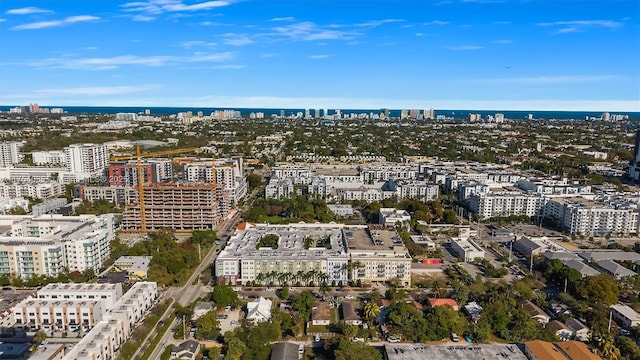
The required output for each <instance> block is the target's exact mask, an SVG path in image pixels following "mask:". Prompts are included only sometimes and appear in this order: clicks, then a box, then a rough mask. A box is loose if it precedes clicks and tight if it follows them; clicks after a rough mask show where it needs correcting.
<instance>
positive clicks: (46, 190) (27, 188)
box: [0, 180, 65, 199]
mask: <svg viewBox="0 0 640 360" xmlns="http://www.w3.org/2000/svg"><path fill="white" fill-rule="evenodd" d="M64 193H65V187H64V184H63V183H60V182H57V181H52V180H48V181H46V182H0V197H6V198H20V197H30V198H34V199H50V198H54V197H57V196H60V195H64Z"/></svg>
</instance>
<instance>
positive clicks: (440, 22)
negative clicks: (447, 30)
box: [422, 20, 449, 26]
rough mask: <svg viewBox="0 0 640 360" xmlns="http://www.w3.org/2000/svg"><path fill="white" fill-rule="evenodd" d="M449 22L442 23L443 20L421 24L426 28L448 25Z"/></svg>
mask: <svg viewBox="0 0 640 360" xmlns="http://www.w3.org/2000/svg"><path fill="white" fill-rule="evenodd" d="M448 24H449V22H448V21H443V20H432V21H428V22H426V23H422V25H426V26H431V25H448Z"/></svg>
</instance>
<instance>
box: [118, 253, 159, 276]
mask: <svg viewBox="0 0 640 360" xmlns="http://www.w3.org/2000/svg"><path fill="white" fill-rule="evenodd" d="M152 258H153V257H152V256H129V255H124V256H120V257H119V258H118V259H116V261H114V262H113V268H114V269H115V270H116V271H126V272H127V276H128V278H129V281H141V280H144V279H146V278H147V272H148V271H149V264H150V263H151V259H152Z"/></svg>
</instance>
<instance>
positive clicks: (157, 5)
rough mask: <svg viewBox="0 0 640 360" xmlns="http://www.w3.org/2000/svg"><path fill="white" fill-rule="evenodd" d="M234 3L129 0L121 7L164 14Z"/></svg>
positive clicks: (219, 1) (126, 9)
mask: <svg viewBox="0 0 640 360" xmlns="http://www.w3.org/2000/svg"><path fill="white" fill-rule="evenodd" d="M232 3H233V1H222V0H215V1H204V2H200V3H195V4H188V5H187V4H185V3H184V2H183V1H180V0H150V1H134V2H128V3H125V4H123V5H121V7H122V8H123V9H124V10H125V11H131V12H142V13H147V14H162V13H166V12H180V11H199V10H210V9H215V8H219V7H224V6H228V5H231V4H232Z"/></svg>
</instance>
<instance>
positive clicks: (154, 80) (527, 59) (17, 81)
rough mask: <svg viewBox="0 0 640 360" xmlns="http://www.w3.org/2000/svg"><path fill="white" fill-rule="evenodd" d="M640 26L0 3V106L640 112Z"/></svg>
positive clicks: (552, 10) (258, 8)
mask: <svg viewBox="0 0 640 360" xmlns="http://www.w3.org/2000/svg"><path fill="white" fill-rule="evenodd" d="M639 10H640V4H639V3H637V2H636V1H625V0H619V1H571V2H569V1H561V2H552V1H544V0H540V1H507V0H505V1H499V0H495V1H494V0H461V1H407V2H402V4H401V6H400V5H399V4H398V3H395V2H390V1H370V2H362V1H346V2H345V1H340V2H338V1H328V2H327V1H324V2H317V1H305V2H304V3H300V2H294V1H275V2H264V1H188V0H182V1H181V0H150V1H140V2H127V1H117V2H116V1H113V2H112V1H109V2H84V1H83V2H80V1H65V2H35V1H34V2H25V1H4V2H3V6H2V7H1V8H0V33H1V34H0V36H1V37H2V39H3V42H2V44H1V45H0V46H2V48H3V51H2V56H0V63H1V64H2V66H1V67H0V79H1V81H2V83H3V85H4V86H3V91H2V92H0V104H3V105H23V104H28V103H32V102H38V103H40V104H56V105H60V106H97V105H102V106H177V107H181V106H200V107H202V106H206V107H243V108H261V107H265V108H324V107H328V108H350V109H357V108H361V109H367V108H369V109H371V108H380V107H388V108H396V109H400V108H419V109H423V108H425V107H427V108H449V109H478V110H484V109H486V110H489V109H504V110H531V111H535V110H566V111H640V87H639V85H638V84H640V66H638V60H637V59H638V58H640V42H639V41H638V30H639V27H640V21H639V18H638V14H639Z"/></svg>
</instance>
